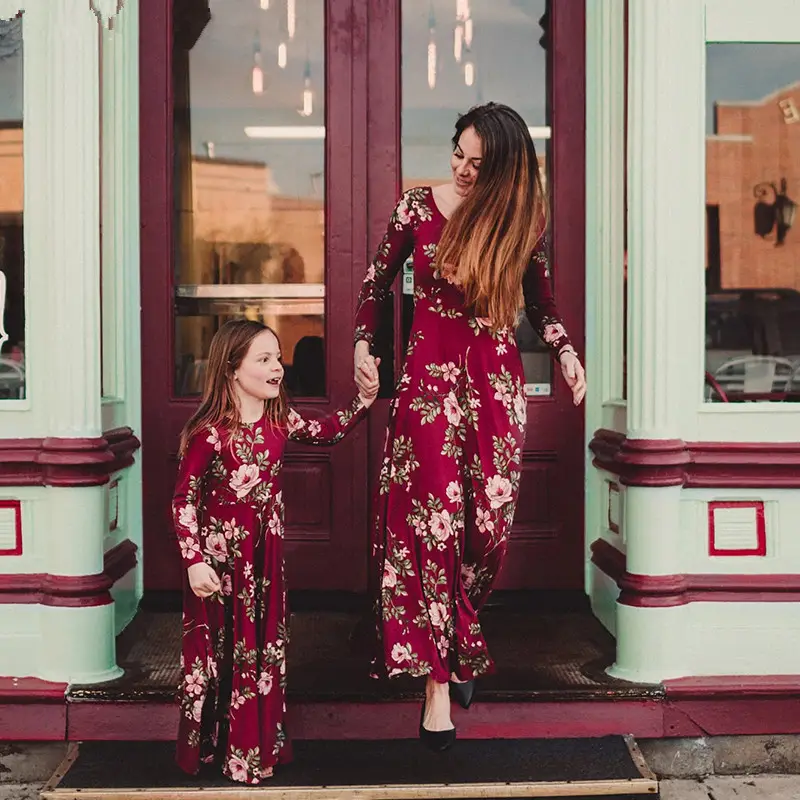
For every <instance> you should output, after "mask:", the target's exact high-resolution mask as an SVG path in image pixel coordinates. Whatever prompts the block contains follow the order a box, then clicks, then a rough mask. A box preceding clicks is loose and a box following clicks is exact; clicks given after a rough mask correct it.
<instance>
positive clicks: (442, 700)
mask: <svg viewBox="0 0 800 800" xmlns="http://www.w3.org/2000/svg"><path fill="white" fill-rule="evenodd" d="M422 726H423V727H424V728H426V729H427V730H429V731H449V730H451V729H452V728H453V727H454V726H453V721H452V720H451V719H450V692H449V690H448V686H447V684H446V683H437V682H436V681H435V680H433V678H431V677H428V681H427V683H426V684H425V717H424V719H423V720H422Z"/></svg>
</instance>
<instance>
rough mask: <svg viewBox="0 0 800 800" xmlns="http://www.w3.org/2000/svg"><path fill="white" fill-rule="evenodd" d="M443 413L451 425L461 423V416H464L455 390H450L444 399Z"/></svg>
mask: <svg viewBox="0 0 800 800" xmlns="http://www.w3.org/2000/svg"><path fill="white" fill-rule="evenodd" d="M444 415H445V417H447V421H448V422H449V423H450V424H451V425H459V424H460V423H461V418H462V417H463V416H464V413H463V412H462V411H461V407H460V406H459V405H458V398H457V397H456V395H455V392H450V394H448V395H447V397H445V399H444Z"/></svg>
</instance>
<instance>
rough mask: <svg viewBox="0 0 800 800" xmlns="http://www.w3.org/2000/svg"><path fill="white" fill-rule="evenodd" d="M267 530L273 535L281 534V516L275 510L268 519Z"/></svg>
mask: <svg viewBox="0 0 800 800" xmlns="http://www.w3.org/2000/svg"><path fill="white" fill-rule="evenodd" d="M269 532H270V533H271V534H272V535H273V536H280V535H281V518H280V515H279V514H278V512H277V511H273V512H272V516H271V517H270V520H269Z"/></svg>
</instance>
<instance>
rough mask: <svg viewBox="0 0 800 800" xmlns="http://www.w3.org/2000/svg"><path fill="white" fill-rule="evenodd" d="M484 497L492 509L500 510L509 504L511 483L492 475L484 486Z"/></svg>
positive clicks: (499, 476)
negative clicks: (487, 499)
mask: <svg viewBox="0 0 800 800" xmlns="http://www.w3.org/2000/svg"><path fill="white" fill-rule="evenodd" d="M486 496H487V497H488V498H489V502H490V504H491V506H492V508H500V506H504V505H505V504H506V503H510V502H511V481H510V480H509V479H508V478H504V477H502V476H501V475H493V476H492V477H491V478H489V482H488V483H487V484H486Z"/></svg>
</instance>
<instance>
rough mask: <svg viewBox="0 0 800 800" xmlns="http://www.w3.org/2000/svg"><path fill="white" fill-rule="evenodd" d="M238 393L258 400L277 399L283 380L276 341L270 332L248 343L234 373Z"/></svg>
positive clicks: (263, 333)
mask: <svg viewBox="0 0 800 800" xmlns="http://www.w3.org/2000/svg"><path fill="white" fill-rule="evenodd" d="M234 375H235V378H236V385H237V386H238V388H239V390H240V391H243V392H244V393H245V394H248V395H250V396H251V397H255V398H258V399H259V400H271V399H272V398H274V397H277V396H278V394H279V393H280V389H281V381H282V380H283V364H281V352H280V349H279V347H278V340H277V339H276V338H275V336H274V335H273V334H272V331H261V333H259V334H258V335H257V336H256V337H255V338H254V339H253V341H252V342H251V343H250V349H249V350H248V351H247V355H246V356H245V357H244V358H243V359H242V363H241V364H240V365H239V369H237V370H236V372H235V373H234Z"/></svg>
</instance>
